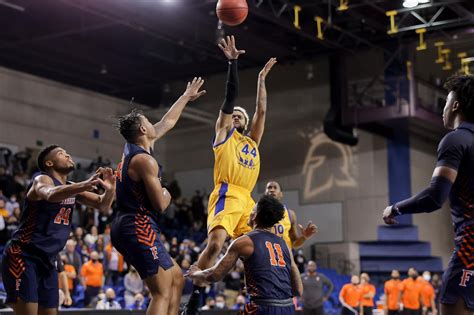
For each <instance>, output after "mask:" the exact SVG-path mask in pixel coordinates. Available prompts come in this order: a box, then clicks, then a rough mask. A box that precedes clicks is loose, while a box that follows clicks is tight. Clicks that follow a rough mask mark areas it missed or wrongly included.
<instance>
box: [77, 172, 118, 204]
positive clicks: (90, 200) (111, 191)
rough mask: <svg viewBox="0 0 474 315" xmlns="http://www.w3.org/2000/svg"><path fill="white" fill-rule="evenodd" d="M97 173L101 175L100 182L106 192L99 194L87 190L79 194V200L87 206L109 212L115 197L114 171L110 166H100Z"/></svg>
mask: <svg viewBox="0 0 474 315" xmlns="http://www.w3.org/2000/svg"><path fill="white" fill-rule="evenodd" d="M96 175H98V176H99V183H100V185H101V186H102V188H104V190H105V192H104V193H103V194H101V195H99V194H96V193H92V192H89V191H85V192H82V193H80V194H78V195H77V201H78V202H79V203H82V204H84V205H86V206H89V207H93V208H96V209H99V210H100V212H102V213H107V212H108V211H109V209H110V207H111V206H112V202H113V201H114V197H115V176H114V171H113V170H112V169H111V168H110V167H100V168H99V169H97V171H96ZM100 177H102V179H101V178H100Z"/></svg>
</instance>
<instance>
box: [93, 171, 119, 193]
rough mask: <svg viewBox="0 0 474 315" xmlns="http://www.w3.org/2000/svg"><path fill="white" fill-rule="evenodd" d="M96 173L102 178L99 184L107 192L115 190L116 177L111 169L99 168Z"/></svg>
mask: <svg viewBox="0 0 474 315" xmlns="http://www.w3.org/2000/svg"><path fill="white" fill-rule="evenodd" d="M95 173H96V175H99V176H102V179H100V178H99V182H100V185H101V186H102V187H103V188H104V189H105V190H108V191H110V190H113V189H115V175H114V171H113V170H112V169H111V168H110V167H99V168H98V169H97V171H96V172H95Z"/></svg>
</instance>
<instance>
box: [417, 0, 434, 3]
mask: <svg viewBox="0 0 474 315" xmlns="http://www.w3.org/2000/svg"><path fill="white" fill-rule="evenodd" d="M430 2H431V0H418V3H430Z"/></svg>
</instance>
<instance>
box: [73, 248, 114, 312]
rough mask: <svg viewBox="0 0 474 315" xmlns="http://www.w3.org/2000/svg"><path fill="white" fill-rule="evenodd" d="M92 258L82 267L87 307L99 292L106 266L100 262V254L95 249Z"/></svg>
mask: <svg viewBox="0 0 474 315" xmlns="http://www.w3.org/2000/svg"><path fill="white" fill-rule="evenodd" d="M90 258H91V259H90V260H89V261H88V262H86V263H85V264H84V265H82V269H81V277H82V285H83V286H84V287H85V288H86V293H85V297H84V305H85V306H86V307H88V306H89V304H90V302H91V301H92V299H93V298H94V297H96V296H97V295H98V294H99V292H100V290H101V289H102V285H103V277H104V267H103V266H102V264H101V263H100V262H99V254H98V253H97V252H96V251H93V252H92V253H91V256H90ZM114 294H115V293H114Z"/></svg>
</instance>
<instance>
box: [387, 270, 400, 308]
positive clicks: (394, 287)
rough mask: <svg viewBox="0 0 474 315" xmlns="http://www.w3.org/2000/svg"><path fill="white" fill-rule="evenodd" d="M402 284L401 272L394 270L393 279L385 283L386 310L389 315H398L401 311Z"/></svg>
mask: <svg viewBox="0 0 474 315" xmlns="http://www.w3.org/2000/svg"><path fill="white" fill-rule="evenodd" d="M401 290H402V282H401V281H400V272H399V271H398V270H392V279H391V280H388V281H387V282H385V285H384V292H385V310H386V311H387V314H388V315H398V311H399V310H400V292H401Z"/></svg>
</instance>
